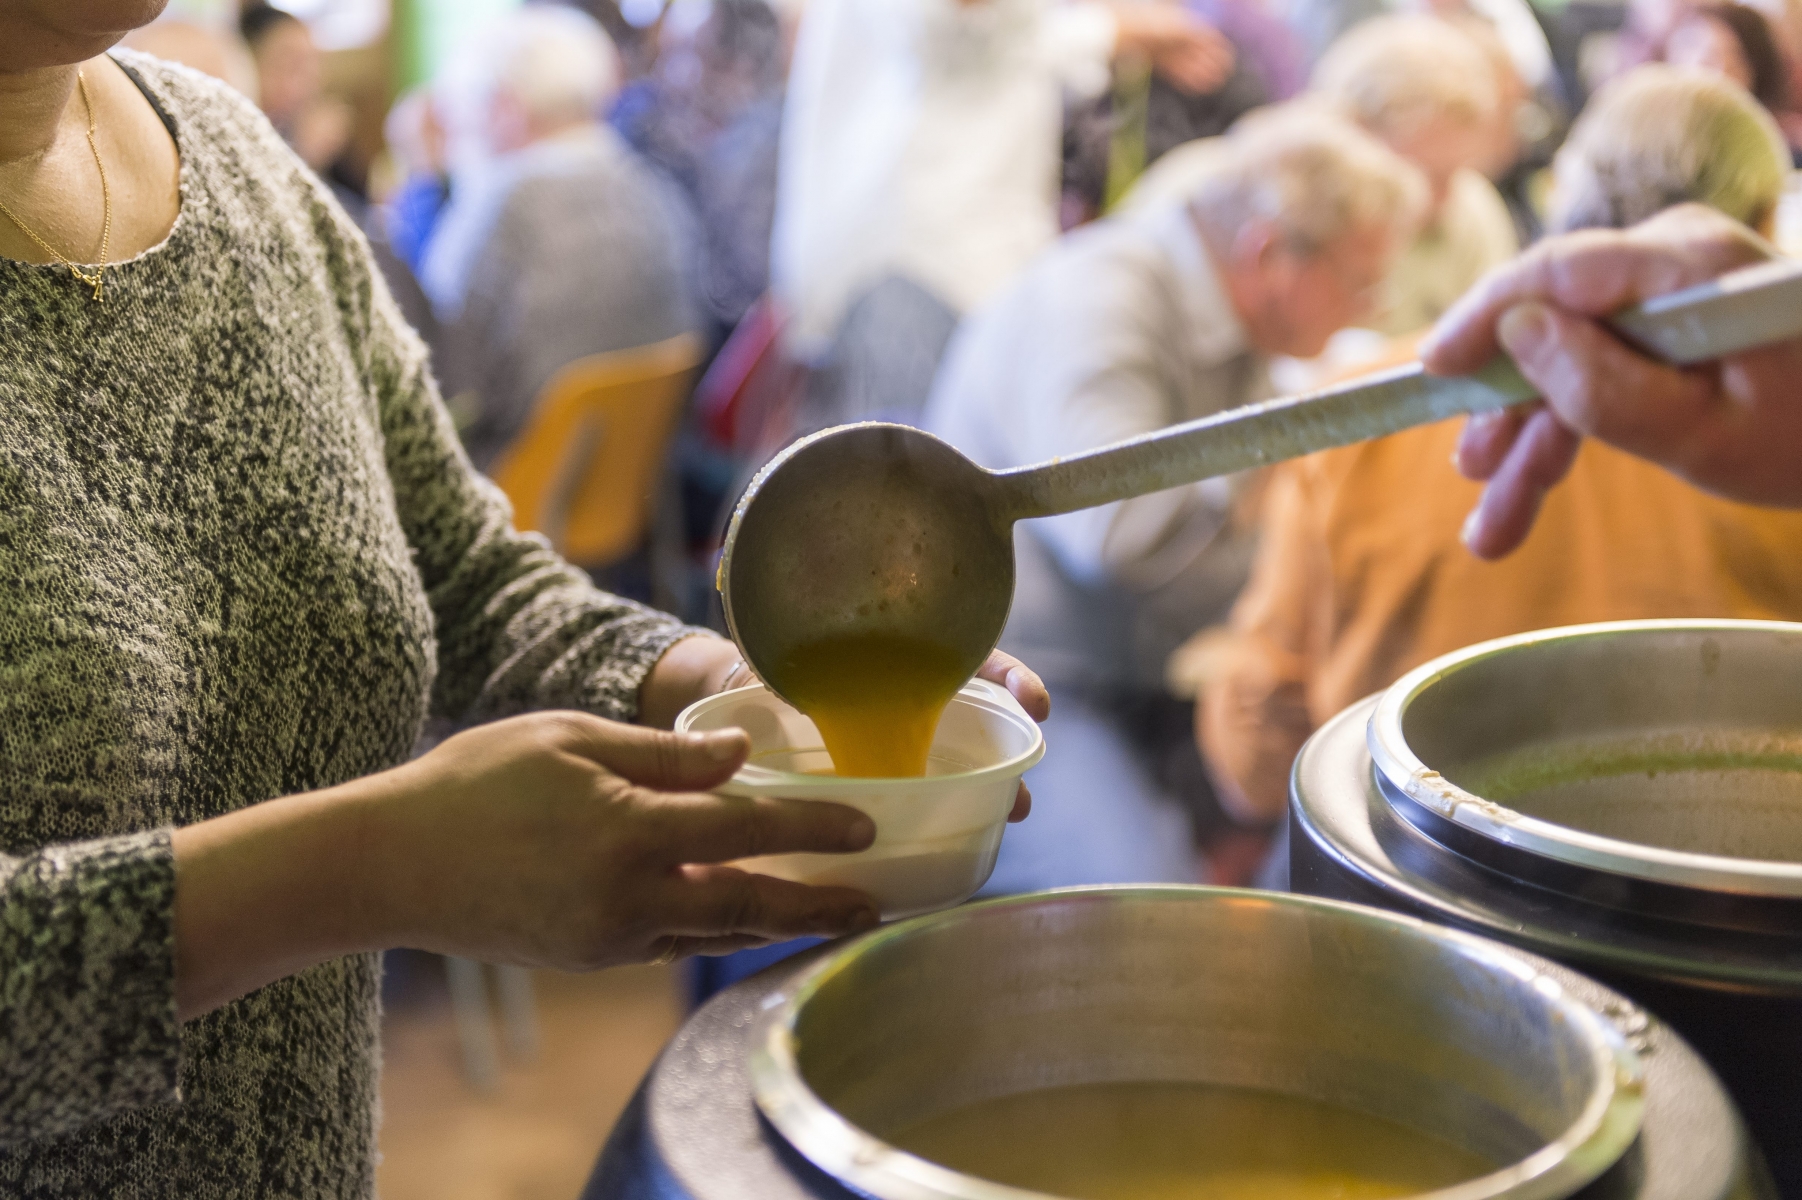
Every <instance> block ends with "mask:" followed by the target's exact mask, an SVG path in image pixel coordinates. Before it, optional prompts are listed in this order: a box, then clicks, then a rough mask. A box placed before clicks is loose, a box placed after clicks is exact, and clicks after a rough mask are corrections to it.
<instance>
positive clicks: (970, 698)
mask: <svg viewBox="0 0 1802 1200" xmlns="http://www.w3.org/2000/svg"><path fill="white" fill-rule="evenodd" d="M972 689H974V690H972ZM752 692H762V693H764V694H766V695H768V696H771V697H772V698H774V699H775V700H776V701H777V703H779V704H783V705H784V706H787V705H788V702H787V701H785V700H783V699H782V698H781V697H780V696H777V695H776V694H775V693H774V692H772V691H771V690H770V689H769V688H767V687H765V686H764V685H763V684H761V683H753V684H748V685H746V686H745V687H740V688H733V689H732V690H730V691H726V692H715V693H714V694H713V695H711V696H705V697H703V698H702V699H700V700H697V701H695V702H694V703H693V704H691V705H689V706H688V707H687V708H685V709H683V710H682V713H681V715H680V716H678V717H677V718H676V724H675V728H676V732H677V733H686V732H688V730H689V729H690V727H691V726H692V724H693V720H694V718H695V717H698V716H699V715H701V714H702V713H703V712H705V711H706V710H707V709H710V708H715V707H719V706H720V705H723V704H724V703H725V702H726V701H727V700H729V699H730V698H732V697H734V696H744V695H747V694H749V693H752ZM959 702H962V703H965V704H972V705H975V706H977V707H979V708H988V709H991V710H993V711H995V712H999V713H1001V714H1002V715H1004V716H1006V717H1008V718H1010V719H1012V720H1014V721H1015V722H1017V723H1018V725H1019V726H1020V727H1021V728H1023V729H1025V730H1026V731H1027V732H1028V733H1029V734H1030V735H1031V737H1032V742H1031V744H1030V745H1028V746H1027V748H1026V749H1025V750H1023V751H1021V752H1020V753H1019V754H1016V755H1014V756H1012V757H1011V758H1006V759H1003V760H1002V761H1000V762H998V763H991V764H990V765H988V766H986V767H975V768H972V769H971V770H968V771H953V772H951V773H950V774H947V775H916V776H912V777H907V776H900V777H888V776H847V775H806V774H803V773H801V772H799V771H779V770H777V769H776V768H774V767H764V766H759V765H757V764H756V763H755V762H747V763H746V764H745V765H744V766H742V767H740V768H739V769H738V772H737V773H736V774H735V775H733V776H732V779H731V781H730V782H729V783H727V784H726V785H725V787H723V788H721V789H718V790H722V791H730V792H734V793H738V794H741V795H747V796H750V795H763V794H766V793H770V794H781V795H784V796H792V797H796V798H805V797H807V796H809V795H814V794H831V795H835V796H842V795H844V794H846V793H847V792H849V793H851V794H853V795H855V794H857V793H860V792H867V791H876V790H881V791H893V790H894V789H895V786H896V785H897V784H900V785H904V786H907V787H926V788H933V789H935V790H936V789H940V788H948V787H970V786H978V787H979V786H981V785H983V784H986V783H992V782H998V781H1000V780H1002V779H1005V778H1015V779H1017V778H1019V777H1020V776H1022V775H1024V774H1026V772H1027V771H1029V770H1031V769H1032V768H1033V767H1034V766H1036V765H1038V762H1039V760H1040V759H1042V758H1044V757H1045V734H1044V731H1043V730H1041V729H1040V728H1039V724H1038V722H1037V721H1034V720H1033V719H1032V718H1031V717H1030V716H1028V715H1027V712H1026V710H1025V709H1024V708H1021V707H1020V703H1019V701H1017V700H1015V699H1014V698H1013V696H1012V694H1010V693H1009V692H1008V690H1007V689H1006V688H1004V687H1001V686H1000V685H999V684H995V683H991V682H989V681H988V680H986V679H972V680H971V681H970V682H969V683H966V684H964V686H963V687H962V688H959V689H958V692H957V695H955V696H953V697H952V698H951V703H952V704H957V703H959ZM804 749H812V747H804Z"/></svg>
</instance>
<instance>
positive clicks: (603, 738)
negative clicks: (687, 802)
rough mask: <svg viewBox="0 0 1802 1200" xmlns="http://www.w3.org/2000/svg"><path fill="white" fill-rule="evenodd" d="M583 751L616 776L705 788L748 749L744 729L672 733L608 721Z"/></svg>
mask: <svg viewBox="0 0 1802 1200" xmlns="http://www.w3.org/2000/svg"><path fill="white" fill-rule="evenodd" d="M581 750H582V752H583V753H584V754H585V755H586V756H587V757H589V758H591V759H593V760H594V761H595V762H597V763H599V764H600V765H601V766H603V767H606V768H607V769H608V770H609V771H612V772H613V773H614V774H615V775H618V776H620V777H621V778H622V779H625V780H627V781H628V782H631V783H635V784H638V785H639V786H640V787H647V788H653V789H655V790H657V791H660V792H693V791H705V790H706V789H708V788H711V787H717V786H718V785H720V784H722V783H724V782H726V780H728V779H730V778H732V773H733V772H734V771H736V770H738V768H739V767H740V766H742V765H743V764H744V761H745V759H746V757H748V756H749V755H750V753H751V739H750V736H749V735H747V734H746V733H745V731H744V730H742V729H722V730H717V731H715V732H712V733H671V732H670V731H669V730H667V729H645V728H643V727H641V726H637V725H610V726H609V727H608V728H606V729H605V730H604V731H601V733H600V735H599V736H596V737H593V738H590V739H589V740H588V741H587V742H586V743H585V744H584V745H583V746H582V747H581Z"/></svg>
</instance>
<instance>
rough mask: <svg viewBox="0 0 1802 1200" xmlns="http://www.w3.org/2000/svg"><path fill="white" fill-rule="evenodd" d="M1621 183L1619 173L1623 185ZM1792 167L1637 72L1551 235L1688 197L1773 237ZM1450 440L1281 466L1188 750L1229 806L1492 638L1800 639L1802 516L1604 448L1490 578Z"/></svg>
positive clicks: (1722, 117) (1661, 76) (1273, 785)
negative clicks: (1426, 665)
mask: <svg viewBox="0 0 1802 1200" xmlns="http://www.w3.org/2000/svg"><path fill="white" fill-rule="evenodd" d="M1629 166H1630V167H1631V169H1627V168H1628V167H1629ZM1786 166H1787V154H1786V152H1785V151H1784V149H1783V143H1782V140H1781V136H1780V135H1779V134H1778V132H1777V130H1776V127H1775V126H1774V124H1772V122H1771V119H1770V117H1769V116H1768V115H1767V114H1765V113H1764V112H1763V110H1762V109H1760V108H1759V107H1758V106H1757V104H1756V103H1755V102H1754V101H1753V100H1752V99H1751V97H1750V96H1748V95H1747V94H1746V93H1745V92H1744V91H1743V90H1741V89H1740V88H1738V87H1736V86H1734V85H1732V84H1731V83H1728V82H1725V81H1722V80H1719V79H1716V78H1710V77H1708V76H1707V75H1705V74H1703V73H1701V72H1695V71H1684V70H1679V69H1675V68H1669V67H1647V68H1642V69H1641V70H1640V71H1636V72H1634V73H1632V74H1631V75H1629V76H1627V77H1624V78H1623V79H1622V80H1621V81H1619V82H1618V83H1616V84H1615V85H1613V86H1612V87H1611V88H1610V89H1609V90H1608V91H1606V92H1604V93H1603V94H1602V95H1601V96H1599V97H1598V98H1597V100H1596V101H1595V102H1594V103H1593V104H1592V106H1591V109H1590V111H1589V112H1588V113H1586V114H1585V116H1584V118H1583V120H1582V121H1580V122H1579V123H1578V126H1577V128H1576V129H1575V130H1574V131H1573V133H1572V137H1571V139H1570V142H1569V143H1568V144H1567V146H1566V148H1565V150H1564V151H1563V152H1561V155H1560V159H1559V162H1558V164H1557V166H1556V180H1557V183H1556V189H1555V193H1554V197H1553V210H1552V213H1551V224H1552V225H1553V227H1554V228H1555V229H1558V230H1561V231H1564V230H1570V229H1574V228H1580V227H1585V226H1590V227H1593V226H1597V225H1604V224H1614V225H1627V224H1631V223H1633V222H1635V221H1638V220H1640V219H1643V218H1645V217H1649V216H1651V215H1652V214H1653V213H1654V212H1656V211H1658V210H1659V209H1662V208H1665V207H1668V206H1670V205H1673V204H1676V203H1679V202H1682V201H1685V200H1697V201H1701V202H1704V203H1707V204H1710V205H1712V206H1713V207H1715V208H1717V209H1719V210H1720V211H1722V212H1724V213H1726V214H1727V215H1729V216H1731V217H1733V218H1735V219H1737V220H1740V221H1743V222H1745V223H1747V224H1748V225H1752V226H1754V227H1757V226H1760V225H1765V224H1767V223H1768V221H1769V218H1770V213H1771V212H1772V211H1773V209H1774V207H1775V204H1776V201H1777V197H1778V194H1779V192H1780V191H1781V188H1782V181H1783V175H1784V171H1785V168H1786ZM1459 435H1460V423H1459V422H1444V423H1441V424H1438V425H1431V426H1425V427H1422V428H1419V429H1414V430H1408V431H1406V432H1403V433H1399V434H1395V435H1392V436H1390V437H1387V438H1381V439H1378V440H1376V441H1372V442H1367V443H1364V444H1362V445H1357V446H1349V447H1345V448H1343V449H1339V450H1333V451H1328V452H1326V453H1323V454H1318V455H1314V456H1312V457H1310V458H1307V459H1302V460H1299V461H1297V462H1293V463H1289V464H1285V465H1284V466H1283V467H1281V468H1279V469H1278V470H1277V471H1276V472H1275V473H1274V477H1273V478H1272V480H1271V483H1270V488H1269V492H1268V493H1267V495H1266V497H1265V501H1264V503H1265V510H1264V515H1263V540H1262V542H1261V544H1260V546H1259V550H1258V556H1257V560H1256V562H1255V565H1254V567H1253V570H1252V576H1251V581H1250V583H1249V584H1248V585H1247V587H1246V590H1245V592H1244V593H1243V594H1242V595H1241V597H1240V599H1239V601H1238V603H1237V604H1236V605H1235V607H1234V610H1233V614H1232V618H1231V623H1230V630H1231V633H1230V635H1229V637H1228V638H1227V639H1225V640H1224V642H1223V643H1222V644H1220V645H1218V646H1216V647H1215V649H1214V652H1213V654H1212V655H1211V662H1212V667H1211V669H1210V671H1209V672H1208V677H1207V678H1206V680H1205V681H1204V684H1203V703H1202V704H1201V705H1200V706H1199V707H1198V720H1197V724H1198V731H1197V732H1198V735H1199V737H1200V738H1201V742H1202V748H1203V752H1204V755H1205V757H1206V758H1207V761H1208V764H1209V766H1210V769H1211V771H1212V773H1213V775H1214V778H1215V782H1216V786H1217V789H1218V791H1219V794H1220V797H1221V801H1222V803H1223V805H1225V806H1226V807H1227V808H1228V810H1229V811H1230V812H1232V813H1233V814H1234V815H1235V816H1237V817H1239V818H1241V819H1244V820H1248V821H1257V822H1264V821H1270V820H1274V819H1276V818H1278V817H1280V816H1281V815H1282V814H1283V812H1284V811H1285V807H1286V805H1287V801H1288V782H1289V769H1290V766H1291V764H1292V763H1293V762H1294V759H1295V755H1296V754H1297V752H1298V751H1299V750H1300V749H1301V745H1302V743H1303V742H1304V741H1305V740H1306V739H1307V737H1308V736H1309V735H1310V734H1311V733H1312V732H1313V731H1314V729H1315V728H1316V727H1318V726H1319V725H1320V724H1321V723H1322V722H1324V721H1325V720H1326V719H1327V718H1329V717H1331V716H1333V715H1334V714H1335V713H1337V712H1339V711H1340V710H1341V709H1343V708H1345V707H1346V706H1348V705H1350V704H1351V703H1353V702H1354V701H1356V700H1358V699H1360V698H1362V697H1364V696H1366V695H1369V694H1370V693H1372V692H1374V691H1377V690H1379V689H1381V688H1383V687H1385V686H1387V685H1388V684H1390V683H1392V682H1393V681H1394V680H1395V679H1396V678H1398V677H1399V676H1401V675H1402V674H1404V673H1405V672H1406V671H1408V670H1409V669H1411V668H1413V667H1415V666H1417V665H1419V664H1420V663H1423V662H1426V661H1428V660H1430V659H1432V658H1435V657H1437V656H1439V655H1441V654H1444V653H1447V652H1449V651H1452V650H1456V649H1458V648H1460V647H1463V646H1467V645H1470V644H1472V643H1475V642H1480V641H1484V640H1486V639H1489V638H1494V637H1501V636H1504V635H1507V634H1513V633H1520V632H1524V631H1527V630H1531V629H1540V628H1545V627H1549V626H1557V625H1570V624H1577V623H1582V622H1588V621H1607V620H1625V619H1630V618H1642V617H1686V616H1727V617H1747V618H1766V619H1777V620H1802V513H1795V512H1778V511H1770V510H1764V509H1757V508H1752V507H1750V506H1747V505H1743V504H1738V503H1734V502H1732V501H1728V500H1724V499H1719V498H1717V497H1714V496H1710V495H1707V494H1705V493H1703V492H1701V491H1698V490H1697V489H1695V488H1694V487H1692V486H1690V485H1689V484H1687V483H1684V482H1682V481H1680V480H1679V479H1677V478H1675V477H1674V476H1672V475H1669V474H1667V473H1666V472H1664V471H1662V470H1660V469H1659V468H1657V467H1655V466H1653V465H1651V464H1649V463H1646V462H1644V461H1641V460H1640V459H1637V458H1633V457H1631V456H1629V455H1627V454H1625V453H1623V452H1622V451H1619V450H1616V449H1613V448H1611V447H1609V446H1607V445H1604V444H1601V443H1599V442H1587V443H1585V444H1584V445H1583V447H1582V449H1581V451H1580V452H1579V453H1578V456H1577V459H1576V463H1575V466H1574V467H1573V468H1572V470H1571V472H1570V476H1569V479H1568V481H1567V483H1566V485H1565V486H1563V487H1561V488H1559V489H1557V490H1555V491H1553V492H1551V493H1550V494H1549V495H1548V496H1547V498H1546V500H1545V504H1544V508H1543V510H1542V511H1541V513H1540V515H1539V518H1538V522H1537V524H1536V525H1535V527H1534V530H1533V533H1532V536H1531V537H1530V538H1528V539H1527V541H1526V542H1525V544H1524V545H1523V546H1522V547H1521V548H1520V549H1519V550H1517V551H1516V552H1515V553H1513V554H1512V555H1511V556H1509V557H1508V558H1506V559H1503V560H1501V561H1499V562H1485V561H1482V560H1480V559H1478V558H1476V557H1474V556H1473V555H1472V554H1471V553H1470V552H1469V551H1468V550H1467V549H1466V547H1465V546H1464V545H1463V544H1462V543H1463V536H1462V535H1463V533H1464V526H1465V521H1466V514H1467V513H1469V512H1471V511H1472V509H1473V507H1474V506H1475V504H1476V501H1477V499H1478V496H1479V494H1480V492H1481V485H1480V484H1478V483H1473V482H1470V481H1468V480H1466V479H1464V478H1462V477H1461V476H1460V475H1459V474H1458V473H1457V471H1456V469H1455V468H1454V467H1453V465H1452V461H1451V460H1452V456H1453V453H1454V451H1455V450H1456V449H1457V446H1458V442H1459Z"/></svg>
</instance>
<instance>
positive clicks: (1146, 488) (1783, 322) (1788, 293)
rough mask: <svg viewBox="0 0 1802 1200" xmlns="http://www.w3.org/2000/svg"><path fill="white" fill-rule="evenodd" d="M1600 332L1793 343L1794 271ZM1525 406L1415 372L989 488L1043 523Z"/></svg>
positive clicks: (1656, 344)
mask: <svg viewBox="0 0 1802 1200" xmlns="http://www.w3.org/2000/svg"><path fill="white" fill-rule="evenodd" d="M1607 324H1608V326H1609V327H1610V328H1611V329H1612V330H1613V331H1614V332H1615V333H1616V334H1617V335H1619V336H1620V337H1621V338H1622V339H1624V340H1625V341H1627V342H1630V343H1632V344H1633V345H1635V346H1637V347H1638V348H1640V349H1641V350H1644V351H1645V352H1647V353H1648V354H1650V355H1652V356H1653V357H1655V358H1659V359H1662V360H1663V361H1665V362H1668V363H1673V364H1676V365H1689V364H1692V363H1700V362H1707V361H1709V360H1710V359H1715V358H1721V357H1724V356H1726V355H1729V354H1734V353H1737V352H1738V351H1741V350H1748V349H1751V348H1753V347H1756V346H1762V345H1768V344H1770V343H1772V342H1778V341H1783V340H1785V339H1787V338H1793V337H1798V336H1802V261H1794V260H1777V261H1773V262H1767V263H1760V264H1758V265H1756V266H1752V267H1746V268H1743V269H1741V270H1738V271H1734V272H1731V273H1729V274H1726V275H1723V276H1721V277H1720V278H1718V279H1715V280H1712V281H1710V282H1708V283H1704V284H1699V285H1697V286H1696V287H1692V288H1686V289H1684V290H1683V291H1679V292H1672V293H1669V294H1668V295H1664V296H1659V297H1657V298H1655V299H1652V300H1649V301H1647V302H1645V303H1644V304H1641V305H1638V306H1636V307H1634V308H1630V309H1626V310H1624V311H1622V312H1619V313H1616V314H1615V315H1614V316H1613V317H1610V318H1609V319H1608V321H1607ZM1798 387H1799V389H1802V383H1799V384H1798ZM1533 396H1534V390H1533V387H1532V385H1531V384H1529V383H1528V382H1527V381H1526V380H1525V379H1523V378H1522V377H1521V374H1520V372H1519V371H1518V370H1516V369H1515V366H1514V364H1513V363H1512V362H1511V361H1509V360H1508V359H1507V357H1506V356H1500V357H1497V358H1496V359H1495V360H1493V361H1492V362H1490V363H1489V365H1488V366H1486V367H1484V368H1483V369H1482V370H1481V371H1478V372H1477V373H1476V374H1474V375H1457V376H1448V375H1429V374H1428V373H1427V372H1426V371H1425V370H1424V369H1423V368H1422V367H1421V366H1420V364H1418V363H1415V364H1413V365H1412V366H1406V367H1399V368H1397V369H1395V370H1391V371H1384V372H1382V373H1379V374H1375V375H1369V376H1365V377H1364V378H1362V379H1357V380H1354V381H1352V382H1350V383H1346V384H1342V385H1340V386H1337V387H1331V388H1326V389H1324V390H1321V391H1317V392H1309V393H1306V394H1304V395H1301V396H1294V397H1289V398H1285V399H1281V400H1271V401H1267V402H1265V403H1262V404H1250V405H1246V406H1245V407H1243V408H1235V409H1229V410H1228V411H1226V412H1222V413H1217V414H1215V415H1213V416H1211V417H1203V418H1202V419H1201V420H1198V421H1189V422H1186V423H1185V424H1181V425H1172V426H1171V427H1169V428H1168V429H1160V430H1158V431H1157V432H1155V433H1148V434H1145V435H1143V436H1141V437H1136V438H1131V439H1129V440H1127V441H1124V442H1116V443H1115V444H1113V445H1111V446H1103V447H1101V448H1099V449H1096V450H1090V451H1086V452H1084V453H1082V454H1077V455H1072V456H1070V457H1068V458H1063V459H1057V460H1054V461H1052V462H1048V463H1039V464H1036V465H1033V466H1028V467H1017V468H1014V469H1013V470H1008V471H998V472H996V473H995V482H996V483H997V484H998V485H999V490H1000V491H1001V494H1002V502H1003V507H1004V508H1005V510H1006V514H1007V516H1009V517H1010V518H1012V519H1015V520H1019V519H1023V518H1027V517H1049V516H1055V515H1056V514H1058V513H1066V512H1074V511H1075V510H1077V509H1080V508H1091V507H1093V506H1095V505H1097V504H1109V503H1112V502H1113V501H1115V500H1125V499H1129V498H1131V497H1133V496H1142V495H1145V494H1147V493H1149V492H1157V491H1162V490H1163V489H1165V488H1172V487H1180V486H1182V485H1183V484H1187V483H1194V482H1196V481H1197V480H1201V479H1211V478H1213V477H1215V476H1218V475H1230V474H1232V473H1233V472H1235V471H1243V470H1248V469H1250V468H1252V467H1260V466H1265V465H1268V464H1270V463H1274V462H1280V461H1282V460H1284V459H1289V458H1296V457H1299V456H1301V455H1304V454H1311V453H1313V452H1314V451H1316V450H1327V449H1330V448H1332V447H1334V446H1346V445H1350V444H1351V443H1353V442H1361V441H1364V440H1366V439H1368V438H1374V437H1381V436H1383V435H1384V434H1389V433H1395V432H1397V431H1398V430H1402V429H1408V428H1411V427H1413V426H1416V425H1426V424H1429V423H1431V422H1434V421H1442V420H1445V419H1446V418H1448V417H1455V416H1458V415H1460V414H1464V413H1476V412H1484V411H1487V410H1490V409H1496V408H1506V407H1507V406H1508V405H1511V404H1519V403H1520V402H1521V401H1523V400H1530V399H1532V398H1533ZM1798 402H1802V399H1799V401H1798Z"/></svg>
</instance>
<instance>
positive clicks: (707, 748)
mask: <svg viewBox="0 0 1802 1200" xmlns="http://www.w3.org/2000/svg"><path fill="white" fill-rule="evenodd" d="M699 742H700V747H701V753H702V754H704V755H706V756H707V757H708V758H711V759H712V760H713V761H714V762H718V763H723V762H731V761H732V760H733V759H735V758H737V757H738V754H739V749H740V747H741V746H742V745H743V743H742V742H740V741H739V738H738V735H737V734H735V733H707V734H702V735H700V738H699Z"/></svg>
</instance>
